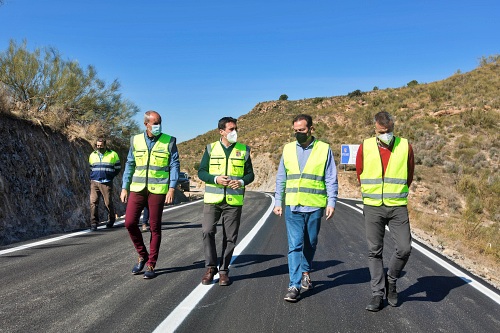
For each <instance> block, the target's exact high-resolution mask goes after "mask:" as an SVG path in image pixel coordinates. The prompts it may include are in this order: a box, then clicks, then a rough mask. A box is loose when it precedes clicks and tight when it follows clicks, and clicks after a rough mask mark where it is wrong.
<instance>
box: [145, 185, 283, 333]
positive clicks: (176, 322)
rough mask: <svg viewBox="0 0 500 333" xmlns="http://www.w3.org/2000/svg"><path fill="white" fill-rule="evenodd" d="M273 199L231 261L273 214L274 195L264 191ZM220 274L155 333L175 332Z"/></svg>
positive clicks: (192, 294) (187, 300)
mask: <svg viewBox="0 0 500 333" xmlns="http://www.w3.org/2000/svg"><path fill="white" fill-rule="evenodd" d="M264 194H266V195H267V196H269V197H270V198H271V199H272V202H271V205H270V206H269V208H268V210H267V211H266V213H265V214H264V215H263V216H262V217H261V219H260V220H259V221H258V222H257V224H256V225H255V226H254V227H253V228H252V230H250V232H249V233H248V234H247V235H246V236H245V238H243V240H242V241H241V242H240V243H239V244H238V245H236V248H235V249H234V252H233V257H232V258H231V263H233V262H234V260H235V259H236V258H237V257H238V255H240V254H241V252H243V250H244V249H245V248H246V247H247V245H248V244H249V243H250V242H251V241H252V239H253V238H254V237H255V235H256V234H257V232H258V231H259V230H260V228H261V227H262V226H263V225H264V223H265V222H266V220H267V218H268V217H269V215H271V213H272V211H273V209H274V203H275V201H274V197H273V196H272V195H269V194H268V193H264ZM218 277H219V274H217V275H216V276H215V280H214V283H212V284H210V285H207V286H205V285H203V284H201V283H200V284H199V285H198V286H197V287H196V288H194V289H193V291H192V292H191V293H190V294H189V295H188V296H187V297H186V298H185V299H184V300H183V301H182V302H181V303H180V304H179V305H178V306H177V307H176V308H175V309H174V310H173V311H172V312H171V313H170V314H169V315H168V317H167V318H165V319H164V320H163V322H162V323H161V324H160V325H158V327H157V328H156V329H155V330H154V331H153V333H164V332H174V331H175V330H176V329H177V328H178V327H179V326H180V325H181V324H182V322H183V321H184V319H186V317H187V316H188V315H189V314H190V313H191V311H192V310H193V309H194V308H195V307H196V305H197V304H198V303H199V302H200V301H201V299H202V298H203V297H204V296H205V295H206V294H207V293H208V291H209V290H210V289H211V288H212V287H213V286H214V285H215V283H217V279H218Z"/></svg>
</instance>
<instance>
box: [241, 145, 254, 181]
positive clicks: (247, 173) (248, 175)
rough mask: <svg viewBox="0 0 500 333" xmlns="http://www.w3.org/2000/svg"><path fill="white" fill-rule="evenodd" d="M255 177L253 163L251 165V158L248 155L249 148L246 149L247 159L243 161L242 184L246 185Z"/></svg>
mask: <svg viewBox="0 0 500 333" xmlns="http://www.w3.org/2000/svg"><path fill="white" fill-rule="evenodd" d="M254 179H255V175H254V173H253V165H252V159H251V157H250V148H249V149H248V159H247V160H246V161H245V170H244V171H243V177H241V180H243V185H244V186H247V185H248V184H250V183H251V182H253V180H254Z"/></svg>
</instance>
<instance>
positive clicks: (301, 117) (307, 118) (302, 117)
mask: <svg viewBox="0 0 500 333" xmlns="http://www.w3.org/2000/svg"><path fill="white" fill-rule="evenodd" d="M301 120H305V121H306V122H307V128H311V126H312V125H313V119H312V117H311V116H310V115H308V114H303V113H301V114H299V115H297V116H295V118H293V121H292V125H293V124H295V123H296V122H298V121H301Z"/></svg>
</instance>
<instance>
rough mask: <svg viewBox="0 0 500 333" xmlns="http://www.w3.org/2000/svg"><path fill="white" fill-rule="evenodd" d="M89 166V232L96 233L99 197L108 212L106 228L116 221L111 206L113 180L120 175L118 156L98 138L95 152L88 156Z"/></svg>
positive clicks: (104, 140)
mask: <svg viewBox="0 0 500 333" xmlns="http://www.w3.org/2000/svg"><path fill="white" fill-rule="evenodd" d="M89 164H90V230H91V231H96V230H97V225H98V224H99V196H102V198H103V201H104V206H106V210H107V211H108V221H107V222H106V228H112V227H113V224H114V223H115V220H116V215H115V206H114V204H113V179H114V178H115V177H116V176H117V175H118V174H119V173H120V170H121V167H122V166H121V163H120V158H119V157H118V154H117V153H116V152H115V151H113V150H111V149H108V148H107V146H106V139H103V138H98V139H97V141H96V150H94V151H93V152H92V153H91V154H90V156H89Z"/></svg>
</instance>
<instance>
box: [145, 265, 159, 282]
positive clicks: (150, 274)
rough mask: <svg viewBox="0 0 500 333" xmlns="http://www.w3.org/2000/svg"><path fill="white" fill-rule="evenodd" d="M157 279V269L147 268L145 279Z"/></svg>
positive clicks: (149, 266)
mask: <svg viewBox="0 0 500 333" xmlns="http://www.w3.org/2000/svg"><path fill="white" fill-rule="evenodd" d="M155 277H156V272H155V268H154V267H153V266H151V265H148V266H147V267H146V271H145V272H144V278H145V279H154V278H155Z"/></svg>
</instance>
